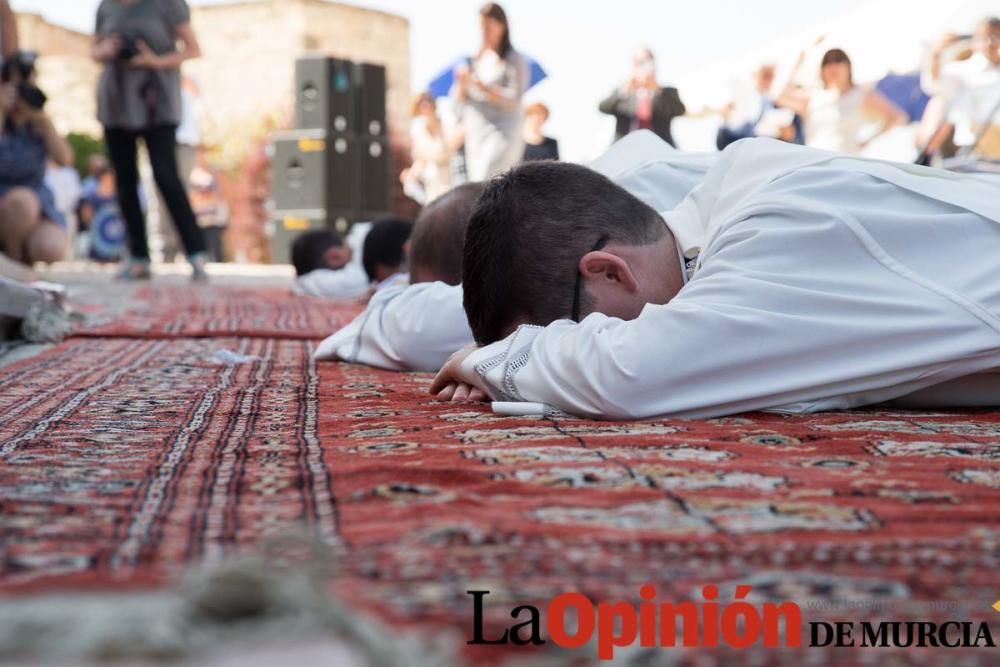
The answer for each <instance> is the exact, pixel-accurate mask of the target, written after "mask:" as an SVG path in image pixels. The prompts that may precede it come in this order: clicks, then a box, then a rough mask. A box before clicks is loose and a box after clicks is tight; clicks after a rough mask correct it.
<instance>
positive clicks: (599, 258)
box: [580, 250, 639, 292]
mask: <svg viewBox="0 0 1000 667" xmlns="http://www.w3.org/2000/svg"><path fill="white" fill-rule="evenodd" d="M580 273H581V274H582V275H583V278H584V280H586V281H588V282H591V283H593V282H595V281H596V282H612V283H618V284H619V285H620V286H621V287H622V288H623V289H625V291H627V292H635V291H636V290H638V289H639V281H638V280H636V277H635V274H634V273H632V269H631V268H629V265H628V262H626V261H625V260H624V259H622V258H621V257H619V256H618V255H615V254H613V253H610V252H605V251H603V250H593V251H591V252H588V253H587V254H586V255H584V256H583V257H581V258H580Z"/></svg>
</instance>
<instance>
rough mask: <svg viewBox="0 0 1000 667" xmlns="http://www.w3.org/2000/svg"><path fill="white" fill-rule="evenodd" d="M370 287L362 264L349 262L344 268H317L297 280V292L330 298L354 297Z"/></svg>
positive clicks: (295, 289) (295, 290) (295, 288)
mask: <svg viewBox="0 0 1000 667" xmlns="http://www.w3.org/2000/svg"><path fill="white" fill-rule="evenodd" d="M367 289H368V276H367V275H366V274H365V270H364V269H363V268H361V267H360V266H358V265H356V264H354V263H349V264H347V266H345V267H344V268H342V269H336V270H334V269H316V270H315V271H310V272H309V273H307V274H305V275H304V276H299V277H298V278H296V280H295V287H294V288H293V290H294V292H295V293H296V294H301V295H304V296H321V297H326V298H330V299H353V298H356V297H359V296H361V295H362V294H364V293H365V290H367Z"/></svg>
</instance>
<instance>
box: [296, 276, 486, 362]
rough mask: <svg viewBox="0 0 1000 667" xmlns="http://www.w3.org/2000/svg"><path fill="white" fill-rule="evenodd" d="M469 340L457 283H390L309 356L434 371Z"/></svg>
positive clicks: (468, 330) (470, 335) (470, 332)
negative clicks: (349, 321)
mask: <svg viewBox="0 0 1000 667" xmlns="http://www.w3.org/2000/svg"><path fill="white" fill-rule="evenodd" d="M471 342H472V331H471V329H470V328H469V324H468V321H467V320H466V317H465V310H464V309H463V307H462V287H461V286H460V285H455V286H452V285H447V284H445V283H442V282H434V283H419V284H417V285H406V286H404V285H396V286H393V287H387V288H385V289H382V290H380V291H378V292H377V293H376V294H375V296H373V297H372V300H371V301H370V302H369V304H368V307H367V308H366V309H365V311H364V312H363V313H361V314H360V315H358V317H356V318H355V319H354V321H353V322H351V323H350V324H349V325H347V326H346V327H344V328H343V329H341V330H340V331H338V332H336V333H334V334H333V335H332V336H330V337H329V338H327V339H326V340H324V341H323V342H322V343H320V345H319V347H317V349H316V352H315V353H314V356H315V357H316V358H317V359H342V360H344V361H350V362H355V363H361V364H367V365H369V366H376V367H378V368H386V369H389V370H397V371H405V370H412V371H435V370H437V369H439V368H441V366H442V365H443V364H444V362H445V361H446V360H447V359H448V357H449V356H450V355H451V353H452V352H454V351H455V350H457V349H459V348H461V347H463V346H465V345H468V344H469V343H471Z"/></svg>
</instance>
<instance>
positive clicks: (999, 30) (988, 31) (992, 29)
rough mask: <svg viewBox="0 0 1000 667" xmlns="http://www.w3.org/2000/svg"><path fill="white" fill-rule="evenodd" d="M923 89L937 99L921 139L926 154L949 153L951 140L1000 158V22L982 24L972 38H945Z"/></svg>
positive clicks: (987, 20) (924, 77) (936, 49)
mask: <svg viewBox="0 0 1000 667" xmlns="http://www.w3.org/2000/svg"><path fill="white" fill-rule="evenodd" d="M949 55H950V56H952V58H953V59H952V60H951V61H950V62H949V59H948V58H946V56H949ZM962 56H964V58H962ZM921 85H922V87H923V88H924V90H925V91H927V92H928V93H930V94H931V95H933V97H932V99H931V102H930V104H928V105H927V109H926V110H925V112H924V117H923V118H922V119H921V128H920V133H919V137H918V142H919V143H920V144H921V145H924V153H926V154H928V155H933V154H935V153H937V152H938V151H939V150H942V149H946V146H947V144H948V141H949V138H951V139H952V141H953V142H954V144H955V146H976V144H977V143H978V148H979V149H980V151H981V152H984V153H985V154H987V155H988V156H990V157H994V158H996V157H1000V129H996V128H1000V17H996V16H990V17H987V18H985V19H983V20H981V21H980V22H979V24H978V25H977V26H976V31H975V32H974V33H973V34H971V35H956V34H954V33H947V34H945V35H944V36H942V37H941V39H940V41H939V42H938V43H937V44H936V45H935V46H934V47H933V48H932V49H931V52H930V54H929V57H928V62H927V66H926V68H925V70H924V72H923V73H922V76H921Z"/></svg>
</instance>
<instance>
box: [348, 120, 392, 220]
mask: <svg viewBox="0 0 1000 667" xmlns="http://www.w3.org/2000/svg"><path fill="white" fill-rule="evenodd" d="M355 161H356V164H357V172H358V174H359V175H360V177H359V179H358V219H359V220H376V219H378V218H383V217H385V216H387V215H389V212H390V210H391V209H392V201H391V188H390V181H389V178H390V177H389V142H388V141H387V140H385V139H379V138H361V139H359V140H358V146H357V148H356V150H355Z"/></svg>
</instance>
